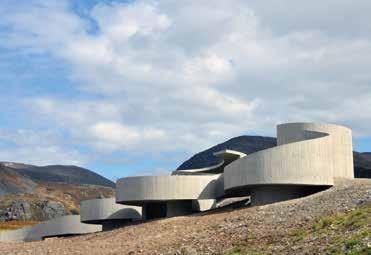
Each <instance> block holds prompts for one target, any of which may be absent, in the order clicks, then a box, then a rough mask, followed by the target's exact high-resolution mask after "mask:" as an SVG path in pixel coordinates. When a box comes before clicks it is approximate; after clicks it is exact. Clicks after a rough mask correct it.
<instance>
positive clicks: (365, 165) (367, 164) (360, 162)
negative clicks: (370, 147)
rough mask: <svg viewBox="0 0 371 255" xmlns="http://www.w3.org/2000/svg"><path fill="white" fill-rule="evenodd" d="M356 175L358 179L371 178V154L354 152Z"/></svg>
mask: <svg viewBox="0 0 371 255" xmlns="http://www.w3.org/2000/svg"><path fill="white" fill-rule="evenodd" d="M353 158H354V169H355V172H354V175H355V177H357V178H371V152H363V153H360V152H354V153H353Z"/></svg>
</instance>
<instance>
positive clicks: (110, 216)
mask: <svg viewBox="0 0 371 255" xmlns="http://www.w3.org/2000/svg"><path fill="white" fill-rule="evenodd" d="M80 215H81V222H85V223H101V222H106V221H114V220H138V219H141V218H142V208H141V207H139V206H129V205H120V204H117V203H116V199H115V198H104V199H92V200H85V201H82V202H81V206H80Z"/></svg>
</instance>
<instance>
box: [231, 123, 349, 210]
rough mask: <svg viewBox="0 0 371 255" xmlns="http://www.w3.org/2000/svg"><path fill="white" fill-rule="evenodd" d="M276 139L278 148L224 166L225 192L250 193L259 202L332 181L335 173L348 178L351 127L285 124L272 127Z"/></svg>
mask: <svg viewBox="0 0 371 255" xmlns="http://www.w3.org/2000/svg"><path fill="white" fill-rule="evenodd" d="M277 138H278V146H277V147H274V148H271V149H266V150H263V151H259V152H256V153H252V154H250V155H248V156H246V157H243V158H241V159H239V160H236V161H234V162H232V163H231V164H230V165H228V166H226V168H225V171H224V189H225V191H226V193H227V194H228V195H233V194H241V193H244V192H245V193H250V194H251V195H252V203H253V204H262V203H263V204H264V203H270V202H275V201H282V200H287V199H291V198H295V197H299V196H301V195H306V194H307V193H310V192H311V191H312V192H315V191H316V190H315V189H313V186H317V187H318V189H319V190H320V189H323V187H326V186H331V185H333V183H334V178H338V177H341V178H348V179H349V178H353V152H352V134H351V130H350V129H348V128H345V127H342V126H337V125H331V124H314V123H289V124H282V125H279V126H278V127H277ZM278 186H279V188H277V187H278ZM287 186H297V187H295V188H294V187H291V188H287ZM306 186H308V188H305V187H306Z"/></svg>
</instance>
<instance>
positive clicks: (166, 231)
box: [0, 179, 371, 255]
mask: <svg viewBox="0 0 371 255" xmlns="http://www.w3.org/2000/svg"><path fill="white" fill-rule="evenodd" d="M370 223H371V180H368V179H355V180H347V181H338V182H337V183H336V185H335V186H334V187H332V188H330V189H328V190H326V191H323V192H320V193H317V194H314V195H311V196H308V197H304V198H300V199H295V200H291V201H285V202H280V203H276V204H271V205H265V206H256V207H247V208H241V209H235V210H231V209H224V210H220V211H217V212H213V213H200V214H196V215H192V216H183V217H175V218H169V219H162V220H154V221H150V222H146V223H143V224H132V225H129V226H127V227H123V228H120V229H116V230H112V231H107V232H102V233H96V234H89V235H85V236H78V237H71V238H53V239H49V240H46V241H41V242H32V243H22V244H9V243H1V244H0V254H17V255H22V254H56V255H59V254H89V255H95V254H97V255H98V254H99V255H101V254H183V255H186V254H187V255H191V254H192V255H194V254H225V255H227V254H228V255H232V254H234V255H238V254H298V255H300V254H370V252H371V247H370V241H371V240H370V236H371V224H370Z"/></svg>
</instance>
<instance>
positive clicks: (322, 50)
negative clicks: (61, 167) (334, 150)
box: [0, 0, 371, 180]
mask: <svg viewBox="0 0 371 255" xmlns="http://www.w3.org/2000/svg"><path fill="white" fill-rule="evenodd" d="M370 10H371V1H369V0H355V1H350V0H323V1H305V2H303V1H297V0H282V1H275V0H271V1H260V0H250V1H246V0H228V1H225V0H220V1H219V0H213V1H209V0H205V1H203V0H187V1H175V0H173V1H170V0H161V1H160V0H159V1H156V0H148V1H146V0H138V1H110V0H89V1H78V0H17V1H14V0H1V3H0V93H1V94H0V107H1V111H0V123H1V125H0V161H16V162H25V163H33V164H39V165H45V164H76V165H80V166H84V167H88V168H90V169H93V170H95V171H97V172H99V173H101V174H103V175H105V176H107V177H109V178H111V179H113V180H114V179H116V178H118V177H122V176H127V175H135V174H138V175H139V174H158V173H166V172H168V171H169V170H172V169H174V168H176V167H177V166H178V165H179V164H180V163H181V162H182V161H183V160H184V159H186V158H188V157H190V156H191V155H192V154H193V153H195V152H197V151H199V150H203V149H206V148H207V147H209V146H211V145H214V144H216V143H220V142H223V141H224V140H226V139H228V138H231V137H234V136H237V135H243V134H250V135H254V134H260V135H269V136H274V135H275V125H276V124H277V123H282V122H289V121H315V122H331V123H338V124H344V125H347V126H349V127H351V128H352V129H353V132H354V144H355V149H356V150H359V151H371V16H370Z"/></svg>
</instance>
